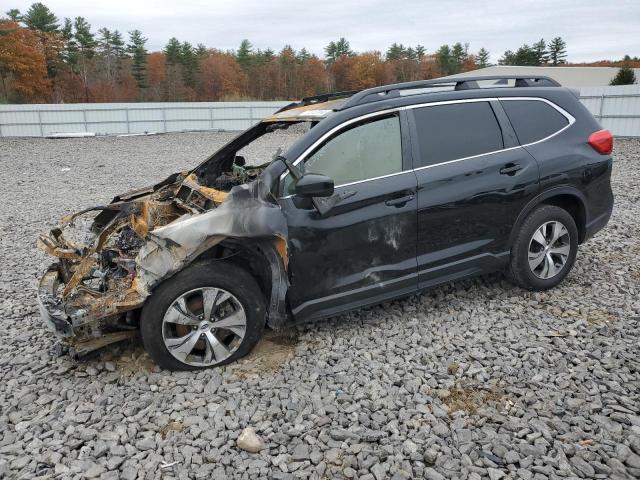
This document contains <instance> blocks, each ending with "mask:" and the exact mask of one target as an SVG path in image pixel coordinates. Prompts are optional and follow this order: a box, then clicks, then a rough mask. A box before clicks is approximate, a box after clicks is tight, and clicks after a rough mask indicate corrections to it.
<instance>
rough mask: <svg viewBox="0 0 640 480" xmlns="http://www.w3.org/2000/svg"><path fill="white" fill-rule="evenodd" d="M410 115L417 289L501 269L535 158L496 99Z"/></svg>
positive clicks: (530, 186) (535, 177) (529, 192)
mask: <svg viewBox="0 0 640 480" xmlns="http://www.w3.org/2000/svg"><path fill="white" fill-rule="evenodd" d="M410 112H411V114H412V115H411V119H412V121H411V125H412V144H413V145H414V152H413V157H414V167H415V172H416V175H417V179H418V246H417V254H418V271H419V286H420V288H423V287H428V286H431V285H435V284H438V283H442V282H446V281H449V280H454V279H458V278H462V277H466V276H471V275H475V274H478V273H482V272H488V271H492V270H496V269H499V268H501V267H502V266H503V265H504V264H505V263H506V261H507V260H508V256H509V248H510V247H509V245H508V237H509V234H510V232H511V228H512V226H513V224H514V222H515V220H516V218H517V216H518V214H519V213H520V211H521V210H522V208H523V207H524V205H525V204H526V203H527V202H528V201H529V200H530V199H531V198H533V196H535V194H536V193H537V191H538V187H539V170H538V165H537V162H536V161H535V159H534V158H533V157H532V156H531V155H530V154H529V153H528V152H527V151H526V150H525V149H524V148H522V147H520V146H519V145H518V143H517V138H516V137H515V134H514V132H513V129H512V128H511V125H510V124H509V122H508V120H507V117H506V116H505V114H504V110H502V108H501V106H500V104H499V102H498V101H497V100H491V99H473V100H463V101H453V102H448V103H438V104H431V105H429V106H421V107H419V108H413V109H411V110H410Z"/></svg>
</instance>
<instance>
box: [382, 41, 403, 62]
mask: <svg viewBox="0 0 640 480" xmlns="http://www.w3.org/2000/svg"><path fill="white" fill-rule="evenodd" d="M385 57H386V59H387V60H402V59H403V58H405V48H404V45H402V44H401V43H393V44H391V46H390V47H389V48H388V49H387V53H386V55H385Z"/></svg>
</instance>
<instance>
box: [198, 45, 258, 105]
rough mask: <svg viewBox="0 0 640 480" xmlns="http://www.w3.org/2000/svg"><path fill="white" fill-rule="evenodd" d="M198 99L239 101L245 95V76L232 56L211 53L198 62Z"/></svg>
mask: <svg viewBox="0 0 640 480" xmlns="http://www.w3.org/2000/svg"><path fill="white" fill-rule="evenodd" d="M198 77H199V78H198V87H197V93H198V99H199V100H205V101H212V100H213V101H215V100H230V99H239V98H242V97H244V96H246V94H247V80H248V79H247V75H246V74H245V73H244V71H243V70H242V68H241V67H240V64H239V63H238V61H237V60H236V59H235V57H234V56H233V55H230V54H229V53H222V52H216V51H214V52H211V53H210V54H208V55H207V56H206V57H204V58H203V59H202V60H201V62H200V74H199V76H198Z"/></svg>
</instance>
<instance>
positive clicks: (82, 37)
mask: <svg viewBox="0 0 640 480" xmlns="http://www.w3.org/2000/svg"><path fill="white" fill-rule="evenodd" d="M73 27H74V30H75V32H74V34H73V36H74V38H75V40H76V42H77V45H78V50H79V51H80V55H82V56H83V57H84V58H92V57H93V56H94V55H95V53H96V50H95V49H96V46H97V44H98V43H97V42H96V38H95V36H94V35H93V33H91V25H90V24H89V22H87V20H86V19H85V18H84V17H76V18H75V20H74V21H73Z"/></svg>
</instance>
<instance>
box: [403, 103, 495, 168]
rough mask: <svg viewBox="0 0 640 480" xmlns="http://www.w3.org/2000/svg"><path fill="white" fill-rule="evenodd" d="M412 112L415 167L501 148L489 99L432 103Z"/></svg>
mask: <svg viewBox="0 0 640 480" xmlns="http://www.w3.org/2000/svg"><path fill="white" fill-rule="evenodd" d="M413 112H414V118H415V121H416V128H417V133H418V145H419V147H420V157H419V158H418V159H417V162H416V163H417V165H416V168H417V167H426V166H429V165H436V164H439V163H443V162H448V161H450V160H457V159H460V158H466V157H472V156H474V155H482V154H484V153H489V152H495V151H497V150H502V149H503V148H504V143H503V141H502V130H501V129H500V124H499V123H498V120H497V119H496V116H495V114H494V113H493V109H492V108H491V105H489V102H468V103H451V104H446V105H434V106H431V107H423V108H416V109H414V110H413Z"/></svg>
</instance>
